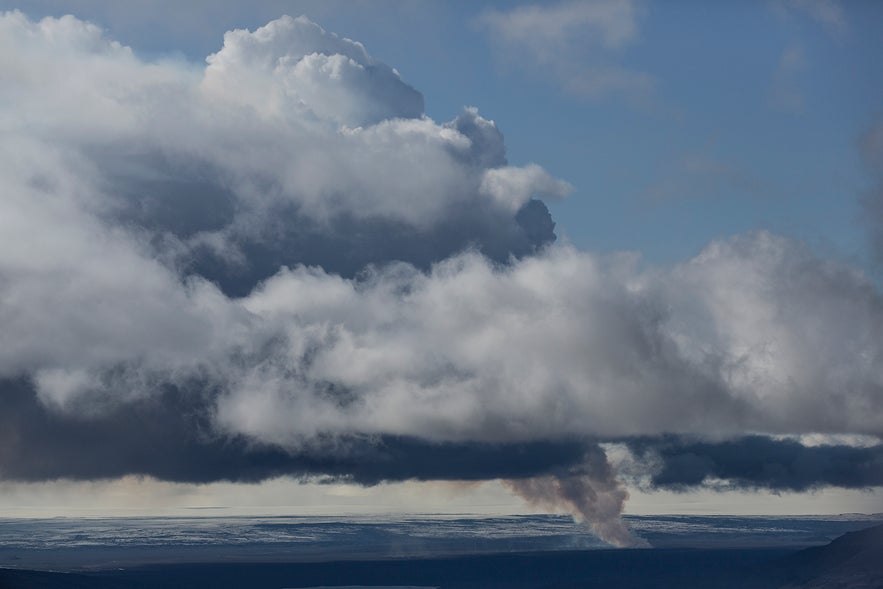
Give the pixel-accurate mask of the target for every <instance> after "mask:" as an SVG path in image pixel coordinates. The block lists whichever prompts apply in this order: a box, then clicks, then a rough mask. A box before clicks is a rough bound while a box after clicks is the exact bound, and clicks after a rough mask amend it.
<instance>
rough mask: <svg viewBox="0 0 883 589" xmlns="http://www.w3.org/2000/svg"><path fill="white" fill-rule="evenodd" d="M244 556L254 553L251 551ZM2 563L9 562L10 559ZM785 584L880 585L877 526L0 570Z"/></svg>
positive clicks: (370, 582) (297, 582)
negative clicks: (717, 543)
mask: <svg viewBox="0 0 883 589" xmlns="http://www.w3.org/2000/svg"><path fill="white" fill-rule="evenodd" d="M249 558H251V559H257V560H260V557H259V555H258V554H252V555H251V556H250V557H249ZM7 566H8V565H7ZM87 587H88V588H93V587H94V588H96V589H104V588H108V589H109V588H123V587H134V588H147V587H151V588H152V587H164V588H170V589H175V588H197V587H199V588H202V587H211V588H218V589H223V588H233V587H236V588H239V587H244V588H252V587H253V588H264V587H266V588H271V587H272V588H276V589H279V588H285V587H290V588H295V587H326V588H330V587H347V588H352V587H375V588H405V587H407V588H415V587H416V588H429V587H437V588H445V589H461V588H462V589H465V588H485V589H494V588H501V589H502V588H507V589H522V588H523V589H527V588H531V589H540V588H543V589H577V588H590V587H599V588H604V589H616V588H649V589H653V588H663V587H665V588H693V587H696V588H703V589H705V588H753V589H765V588H770V589H774V588H787V589H822V588H839V589H883V526H881V525H877V526H874V527H871V528H867V529H863V530H860V531H854V532H849V533H846V534H844V535H842V536H840V537H839V538H837V539H835V540H834V541H832V542H829V543H827V544H825V545H821V546H815V547H810V548H803V549H799V548H795V547H794V546H785V547H782V546H779V547H763V548H762V547H749V548H746V547H729V548H720V547H717V548H713V549H709V548H706V549H695V548H655V549H643V550H640V549H636V550H616V549H581V550H551V551H550V550H546V551H518V552H506V553H486V554H471V555H446V556H434V557H433V556H409V557H398V558H396V557H388V556H387V557H382V558H378V557H373V556H363V557H361V558H354V559H341V558H335V559H334V560H328V561H324V562H307V561H304V562H282V561H279V560H278V554H274V555H273V557H272V559H269V560H264V561H263V562H259V561H255V560H251V561H249V562H242V561H238V562H237V561H233V560H232V558H228V559H220V560H215V561H214V562H194V563H187V562H182V561H181V560H174V561H169V562H166V563H163V562H157V561H155V560H154V561H152V562H151V564H143V565H131V564H126V565H125V566H124V567H119V568H108V567H107V566H102V567H100V568H95V569H90V568H83V567H80V568H76V569H68V570H67V572H58V571H50V570H39V571H38V570H23V569H19V568H5V569H0V589H18V588H27V589H30V588H35V589H39V588H52V589H55V588H87Z"/></svg>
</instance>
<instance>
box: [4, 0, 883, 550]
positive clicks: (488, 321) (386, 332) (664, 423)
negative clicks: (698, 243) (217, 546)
mask: <svg viewBox="0 0 883 589" xmlns="http://www.w3.org/2000/svg"><path fill="white" fill-rule="evenodd" d="M0 55H3V56H4V57H3V58H2V59H0V78H2V79H3V80H5V81H8V83H4V84H2V85H0V131H2V132H0V187H2V192H0V403H2V411H0V478H3V479H9V480H45V479H53V478H57V477H69V478H107V477H117V476H121V475H125V474H145V475H151V476H155V477H158V478H163V479H169V480H175V481H193V482H204V481H211V480H233V481H246V480H247V481H253V480H261V479H263V478H266V477H272V476H281V475H290V476H295V477H302V478H303V477H307V478H318V479H334V480H348V481H352V482H355V483H361V484H374V483H377V482H380V481H384V480H407V479H466V480H481V479H486V478H502V479H507V480H510V481H511V483H510V487H511V488H512V489H514V490H515V491H516V492H518V493H519V494H521V495H522V496H524V497H525V498H527V499H528V500H530V501H533V502H536V503H537V504H540V505H547V506H553V507H555V508H556V509H563V510H567V511H571V512H573V513H574V514H575V515H576V516H578V517H579V518H582V519H585V520H587V521H588V522H589V523H590V525H592V526H593V528H594V529H595V530H596V531H597V532H598V533H599V534H601V535H602V536H603V537H605V538H606V539H608V540H609V541H611V542H614V543H618V544H628V543H632V542H633V541H634V539H633V538H631V537H630V535H629V534H628V531H627V530H626V529H625V528H624V527H623V526H622V524H621V522H619V521H618V514H619V512H620V510H621V508H622V505H623V502H624V501H625V498H626V493H625V490H624V488H623V487H622V485H621V483H619V482H617V480H616V479H615V476H614V475H615V472H614V470H613V469H612V467H611V466H610V464H609V463H608V461H607V459H606V456H605V455H604V452H603V450H602V449H601V446H600V445H599V444H600V443H601V442H604V441H609V440H623V439H625V440H627V441H628V440H631V441H632V443H633V445H634V444H635V443H637V442H635V440H648V439H649V440H655V441H656V442H659V444H661V442H660V440H671V439H673V438H668V437H666V436H671V435H675V436H687V435H688V436H690V438H689V439H690V440H695V441H696V443H697V444H699V445H697V446H695V447H692V446H689V445H685V444H686V442H684V443H681V444H680V445H675V448H676V449H675V450H672V449H671V448H672V447H671V446H670V445H659V444H657V446H658V447H657V448H656V450H655V454H653V456H657V457H658V459H657V466H658V461H659V460H662V462H663V463H664V464H663V467H662V470H661V471H659V472H662V473H673V474H672V475H671V477H669V478H665V477H663V478H659V477H658V476H657V478H656V479H654V480H655V482H656V483H658V484H660V485H664V484H670V483H669V482H667V481H669V480H670V481H675V483H676V482H677V481H678V480H680V479H678V476H680V475H676V474H674V473H675V472H676V469H674V466H666V465H667V464H668V463H669V462H672V460H671V459H670V457H673V456H676V455H678V454H677V452H679V451H680V449H684V448H685V450H684V451H693V450H695V451H696V452H698V451H700V450H701V451H703V452H705V454H707V455H712V454H713V455H714V456H715V457H716V458H715V459H714V462H713V464H714V465H716V466H713V467H707V468H706V471H707V473H708V474H707V476H708V477H732V478H733V479H734V480H737V481H741V480H746V476H748V475H745V474H744V469H742V470H740V469H738V468H735V467H732V468H731V467H728V466H726V464H728V463H727V462H726V460H724V459H723V456H724V454H726V452H725V448H724V447H721V448H718V447H717V446H714V445H713V444H712V445H705V446H703V445H701V444H706V443H709V444H710V443H712V442H713V443H719V442H726V441H727V440H735V441H734V442H733V443H734V444H737V445H738V444H740V443H747V442H745V441H744V440H741V441H740V438H742V437H743V436H744V435H745V434H746V433H747V432H752V433H765V434H795V435H797V434H804V433H812V432H821V433H825V434H865V435H867V436H871V437H874V436H876V437H879V436H881V435H883V373H881V372H880V370H879V367H880V366H883V336H881V334H883V297H881V294H880V292H879V291H878V290H877V289H876V288H875V286H874V285H873V284H872V283H871V282H870V281H868V280H867V279H866V278H865V277H864V276H863V275H862V274H861V273H859V272H858V271H856V270H855V269H853V268H850V267H848V266H845V265H842V264H839V263H835V262H830V261H826V260H822V259H819V258H818V257H816V256H815V255H813V254H812V253H811V252H810V251H808V250H807V249H806V248H805V247H803V246H801V245H800V244H798V243H794V242H792V241H789V240H786V239H783V238H779V237H776V236H773V235H770V234H767V233H756V234H749V235H742V236H737V237H733V238H728V239H722V240H719V241H716V242H714V243H712V244H710V245H709V246H708V247H707V248H706V249H705V250H704V251H703V252H702V253H700V254H699V255H698V256H697V257H695V258H694V259H692V260H689V261H688V262H685V263H683V264H680V265H677V266H675V267H673V268H666V269H652V268H651V269H646V268H643V267H642V266H641V264H640V263H638V260H636V259H635V257H634V256H631V255H612V256H599V255H594V254H590V253H585V252H579V251H576V250H574V249H572V248H570V247H567V246H559V245H552V244H553V242H554V239H555V236H554V232H553V230H554V222H553V221H552V219H551V217H550V215H549V212H548V210H547V209H546V207H545V205H544V204H543V203H542V202H541V201H540V200H538V198H539V197H542V198H560V197H563V196H565V195H566V193H567V192H568V191H569V189H570V187H569V185H567V184H566V183H565V182H563V181H561V180H558V179H555V178H553V177H552V176H550V175H549V174H548V173H547V172H545V171H544V170H543V169H542V168H541V167H539V166H537V165H535V164H529V165H526V166H523V167H519V166H512V165H509V164H508V162H507V161H506V158H505V149H504V144H503V138H502V135H501V134H500V132H499V130H498V129H497V128H496V126H495V125H494V123H493V122H492V121H490V120H488V119H485V118H483V117H482V116H480V115H479V114H478V113H477V111H476V110H475V109H470V108H467V109H464V111H463V112H462V113H461V114H460V115H459V116H458V117H456V118H455V119H454V120H453V121H450V122H448V123H444V124H438V123H436V122H434V121H432V120H431V119H429V118H428V117H426V116H425V115H424V114H423V113H422V97H421V95H420V94H419V93H418V92H417V91H416V90H414V89H413V88H411V87H410V86H408V85H407V84H406V83H405V82H404V81H402V80H401V79H400V77H399V75H398V74H397V73H396V72H395V70H393V69H391V68H389V67H388V66H386V65H384V64H381V63H379V62H377V61H376V60H374V59H372V58H371V57H370V56H369V55H368V53H367V52H366V51H365V48H364V47H362V46H361V45H360V44H358V43H356V42H354V41H350V40H347V39H341V38H338V37H337V36H335V35H333V34H330V33H327V32H326V31H324V30H322V29H321V28H320V27H318V26H317V25H316V24H314V23H311V22H310V21H308V20H306V19H305V18H298V19H292V18H287V17H286V18H282V19H280V20H278V21H274V22H272V23H270V24H269V25H267V26H266V27H263V28H261V29H258V30H256V31H254V32H248V31H233V32H231V33H228V34H227V35H226V36H225V39H224V46H223V47H222V48H221V49H220V50H219V51H218V52H217V53H215V54H213V55H212V56H210V57H209V58H208V60H207V61H208V63H207V65H206V66H205V67H202V66H197V65H195V64H187V63H180V62H177V61H166V60H159V61H144V60H143V59H140V58H139V57H137V56H136V55H134V54H133V53H132V51H130V50H129V49H128V48H126V47H123V46H121V45H119V44H117V43H115V42H113V41H111V40H108V39H106V38H105V37H104V36H103V34H102V33H101V31H100V30H99V29H97V28H96V27H94V26H92V25H89V24H87V23H83V22H81V21H78V20H76V19H75V18H73V17H65V18H62V19H45V20H43V21H40V22H32V21H30V20H28V19H27V18H26V17H24V16H23V15H22V14H20V13H15V12H13V13H5V14H3V15H2V16H0ZM676 439H681V438H676ZM683 439H685V440H686V439H687V438H683ZM656 442H654V443H656ZM760 447H763V448H766V446H763V445H762V444H761V445H760ZM770 449H771V450H773V449H774V448H772V447H770ZM636 451H637V450H636ZM795 451H797V450H795ZM646 454H647V455H648V456H649V455H650V454H651V453H650V452H649V451H648V452H647V453H646ZM850 456H852V455H850ZM874 456H876V455H873V456H872V457H871V458H870V459H864V458H862V459H861V460H857V461H852V462H849V464H855V465H857V468H860V469H864V470H863V471H862V472H864V473H865V474H867V472H868V470H869V469H873V468H876V466H875V465H876V464H877V462H875V460H877V458H874ZM853 457H854V456H853ZM666 461H668V462H666ZM702 464H707V463H706V462H703V463H702ZM648 468H649V467H648ZM653 468H656V467H655V466H654V467H653ZM648 472H650V471H649V470H648ZM653 472H657V471H655V470H654V471H653ZM800 476H802V477H803V478H802V479H800V480H801V481H802V482H801V483H800V484H799V485H798V486H796V487H794V488H809V487H811V486H813V485H814V484H834V485H850V486H852V485H858V484H859V483H863V484H864V483H866V484H867V485H878V484H879V479H877V478H874V476H864V475H862V476H860V477H858V478H854V477H853V478H849V477H842V476H839V475H838V476H832V475H830V474H829V471H828V470H825V469H817V470H812V469H809V470H801V471H800ZM681 478H683V477H681ZM705 478H706V476H705V475H703V476H702V477H700V478H699V479H695V476H694V478H693V479H689V478H687V479H684V480H686V481H687V483H685V484H694V483H695V481H696V480H698V481H699V482H700V483H701V482H702V481H704V480H705ZM752 480H754V481H755V483H756V484H758V485H762V486H770V487H773V488H778V487H781V486H782V485H781V484H780V483H779V482H778V479H770V478H767V479H764V478H763V477H755V478H754V479H752ZM675 483H672V484H675ZM786 487H787V485H786Z"/></svg>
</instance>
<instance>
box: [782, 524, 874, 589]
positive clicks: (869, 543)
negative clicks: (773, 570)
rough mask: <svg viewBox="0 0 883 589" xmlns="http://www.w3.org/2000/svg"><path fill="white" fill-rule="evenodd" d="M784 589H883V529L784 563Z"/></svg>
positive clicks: (841, 540)
mask: <svg viewBox="0 0 883 589" xmlns="http://www.w3.org/2000/svg"><path fill="white" fill-rule="evenodd" d="M781 564H782V565H783V566H784V568H785V569H787V570H788V571H789V573H788V575H789V577H790V578H789V580H788V582H787V583H786V584H785V585H783V586H782V589H822V588H825V589H833V588H837V589H883V525H877V526H874V527H871V528H867V529H864V530H859V531H857V532H847V533H846V534H843V535H842V536H840V537H839V538H837V539H835V540H834V541H832V542H831V543H830V544H827V545H825V546H816V547H813V548H807V549H805V550H801V551H800V552H798V553H796V554H793V555H791V556H788V557H785V558H784V559H782V561H781Z"/></svg>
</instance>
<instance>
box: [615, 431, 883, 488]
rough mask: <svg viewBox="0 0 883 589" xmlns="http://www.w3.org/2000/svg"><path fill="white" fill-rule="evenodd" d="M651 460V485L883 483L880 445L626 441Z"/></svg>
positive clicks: (751, 439)
mask: <svg viewBox="0 0 883 589" xmlns="http://www.w3.org/2000/svg"><path fill="white" fill-rule="evenodd" d="M627 445H628V447H629V449H630V450H631V451H632V452H633V453H634V454H635V455H636V457H637V458H638V459H639V460H643V461H647V463H648V464H650V465H652V466H651V469H652V472H653V474H652V476H651V479H650V484H651V485H652V486H653V487H656V488H668V489H675V490H688V489H692V488H696V487H700V486H703V485H707V484H712V483H714V482H715V481H717V482H718V484H722V485H724V486H727V487H731V488H745V489H770V490H773V491H807V490H810V489H815V488H820V487H841V488H849V489H864V488H870V487H878V486H881V485H883V445H880V444H878V445H875V446H867V447H865V446H848V445H817V446H805V445H803V444H801V443H800V442H798V441H795V440H789V439H774V438H770V437H767V436H745V437H741V438H738V439H734V440H727V441H720V442H713V441H700V440H695V439H689V438H681V437H676V436H668V437H662V438H644V439H637V440H630V441H628V442H627Z"/></svg>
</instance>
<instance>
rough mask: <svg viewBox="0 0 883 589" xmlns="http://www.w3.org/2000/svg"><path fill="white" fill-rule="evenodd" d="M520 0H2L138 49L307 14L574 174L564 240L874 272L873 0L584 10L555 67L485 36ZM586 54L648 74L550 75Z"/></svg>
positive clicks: (444, 111) (436, 101)
mask: <svg viewBox="0 0 883 589" xmlns="http://www.w3.org/2000/svg"><path fill="white" fill-rule="evenodd" d="M524 4H528V3H521V4H520V5H524ZM517 5H519V4H516V3H493V2H485V3H478V2H347V3H336V2H326V3H316V2H276V1H264V2H255V3H248V6H247V7H246V6H245V5H244V4H239V3H224V2H222V3H211V8H210V9H209V8H208V5H207V4H205V3H199V2H196V3H188V5H187V7H186V8H178V7H175V8H172V7H171V4H169V5H166V4H164V3H162V2H160V3H153V4H151V3H127V4H126V6H125V7H122V6H114V5H113V4H112V3H104V2H80V3H74V4H71V3H58V2H40V1H37V2H23V3H17V4H16V6H18V7H19V8H21V9H22V10H24V11H25V12H26V13H28V14H29V15H32V16H34V17H39V16H43V15H47V14H54V15H60V14H63V13H65V12H67V11H74V12H76V13H77V15H78V16H80V17H81V18H88V19H92V20H94V21H95V22H97V23H98V24H99V25H101V26H103V27H105V28H107V29H108V30H109V33H110V35H111V36H112V37H114V38H116V39H118V40H120V41H121V42H123V43H126V44H129V45H131V46H132V47H133V48H135V49H136V50H137V51H139V52H140V53H142V54H145V55H151V54H153V55H156V54H168V53H171V52H181V53H183V54H184V55H185V56H186V58H187V59H190V60H195V61H198V60H201V59H202V58H203V57H204V56H205V55H207V54H209V53H211V52H214V51H216V50H217V49H218V48H219V44H220V40H221V35H222V33H223V32H224V31H226V30H228V29H231V28H250V29H254V28H256V27H258V26H261V25H263V24H265V23H266V22H267V21H268V20H270V19H272V18H276V17H277V16H279V15H280V14H282V13H283V12H284V13H290V14H292V15H298V14H301V13H305V14H307V15H308V16H310V17H311V18H312V19H313V20H316V21H317V22H319V23H320V24H321V25H322V26H324V27H325V28H326V29H328V30H330V31H334V32H337V33H338V34H340V35H342V36H348V37H350V38H353V39H356V40H359V41H360V42H362V43H363V44H365V46H366V47H367V49H368V50H369V52H371V54H372V55H373V56H375V57H376V58H378V59H380V60H382V61H384V62H386V63H388V64H390V65H392V66H393V67H395V68H396V69H398V71H399V72H400V73H401V74H402V77H403V78H404V80H405V81H407V82H408V83H410V84H411V85H412V86H414V87H415V88H417V89H418V90H420V91H421V92H422V93H423V95H424V98H425V102H426V112H427V114H428V115H429V116H431V117H432V118H434V119H435V120H438V121H444V120H448V119H450V118H452V117H453V116H455V115H456V113H457V112H459V111H460V109H461V108H462V107H463V106H464V105H470V106H476V107H478V109H479V112H480V113H481V114H482V115H483V116H485V117H488V118H490V119H493V120H494V121H495V122H496V123H497V125H498V126H499V128H500V129H501V130H502V131H503V133H504V135H505V137H506V145H507V149H508V155H509V160H510V162H511V163H515V164H523V163H527V162H537V163H539V164H541V165H542V166H544V167H545V168H546V169H547V170H549V171H550V172H551V173H553V174H554V175H556V176H558V177H560V178H563V179H565V180H567V181H569V182H570V183H571V184H573V185H574V187H575V190H574V192H573V194H572V195H571V196H570V197H569V198H567V199H566V200H564V201H563V202H558V203H553V204H552V205H551V206H552V212H553V216H554V217H555V219H556V221H557V223H558V229H559V231H558V232H559V235H561V236H562V237H564V238H565V239H569V240H570V241H571V242H572V243H574V244H575V245H577V246H578V247H580V248H583V249H591V250H601V251H617V250H630V251H638V252H640V253H641V254H642V255H643V257H644V258H645V259H646V260H648V261H650V262H654V263H659V262H661V263H672V262H676V261H680V260H683V259H685V258H688V257H690V256H692V255H695V254H696V253H697V252H698V251H699V250H700V249H701V248H702V247H703V246H704V245H705V244H706V243H707V242H709V241H710V240H711V239H714V238H715V237H719V236H723V235H730V234H734V233H739V232H743V231H746V230H753V229H768V230H771V231H773V232H775V233H778V234H782V235H785V236H790V237H795V238H797V239H801V240H804V241H806V242H807V243H809V244H810V245H811V246H812V247H814V248H816V249H817V250H819V251H824V252H826V253H827V254H830V255H835V256H838V257H844V258H847V259H849V260H851V261H853V262H854V263H857V264H859V265H861V266H863V267H865V268H866V269H867V270H868V271H870V272H872V273H874V274H877V270H876V269H875V268H874V267H873V266H872V264H871V259H870V256H869V255H868V254H867V238H866V234H865V227H864V226H863V224H862V209H861V207H860V206H859V204H858V195H859V194H860V193H861V192H862V191H863V190H865V189H867V187H868V185H869V184H870V182H871V180H870V178H869V177H868V174H867V171H866V170H865V169H863V167H862V164H861V159H860V157H859V153H858V148H857V141H858V138H859V137H860V136H861V134H862V133H863V132H865V131H866V130H867V129H868V128H869V127H870V126H871V125H872V124H873V123H874V122H875V121H876V120H877V119H878V118H879V117H880V116H883V115H881V105H883V71H881V66H880V65H879V63H875V56H879V55H881V54H883V38H881V35H879V27H880V23H881V22H883V5H881V4H880V3H879V2H873V1H857V2H849V3H837V2H834V1H827V0H819V1H816V2H788V1H782V2H777V1H771V2H760V1H757V2H745V3H742V2H739V3H735V2H734V3H716V4H714V5H708V4H706V3H700V2H690V1H684V2H672V3H665V4H662V3H653V2H636V3H634V8H635V10H634V14H633V15H632V17H631V18H630V19H629V20H630V21H631V22H632V23H633V26H634V29H635V30H634V34H633V36H632V37H631V38H630V39H629V40H628V41H627V42H625V43H623V44H622V45H621V46H618V47H614V48H609V47H604V46H598V45H597V44H596V43H594V42H592V41H591V40H590V38H591V37H592V35H595V36H597V35H599V34H600V31H599V30H597V29H593V28H592V27H591V26H583V25H579V24H577V25H576V26H575V27H574V29H573V31H572V34H569V35H568V34H566V33H562V35H563V41H562V42H560V43H556V44H555V46H554V51H555V52H556V55H554V59H555V60H556V61H561V62H567V63H568V65H567V66H565V67H566V71H565V73H563V74H561V75H557V74H551V73H549V70H550V69H551V68H549V66H548V65H545V66H544V65H542V64H540V63H539V62H537V61H536V59H535V54H534V53H532V51H531V49H530V48H526V49H525V48H524V42H523V40H515V41H513V42H511V43H505V42H503V43H501V42H495V40H494V39H493V35H492V31H491V28H490V27H488V26H486V25H482V24H481V15H483V14H487V13H489V12H494V11H497V12H498V13H505V12H512V11H513V10H516V6H517ZM539 6H540V7H543V8H545V9H549V10H551V9H554V8H556V7H558V6H566V3H565V4H560V3H551V2H549V3H540V4H539ZM519 46H521V48H519ZM586 64H602V65H603V66H604V67H609V68H617V69H622V70H626V71H632V72H640V73H642V74H644V75H646V76H647V79H648V81H649V85H648V87H647V88H641V89H623V90H616V89H613V90H609V91H601V92H599V93H597V94H594V95H588V96H587V95H585V94H580V93H579V92H574V91H573V90H572V89H571V90H568V88H567V79H566V78H567V77H571V78H574V79H581V78H590V77H591V76H592V75H593V72H592V71H591V68H590V67H589V66H587V65H586Z"/></svg>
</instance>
